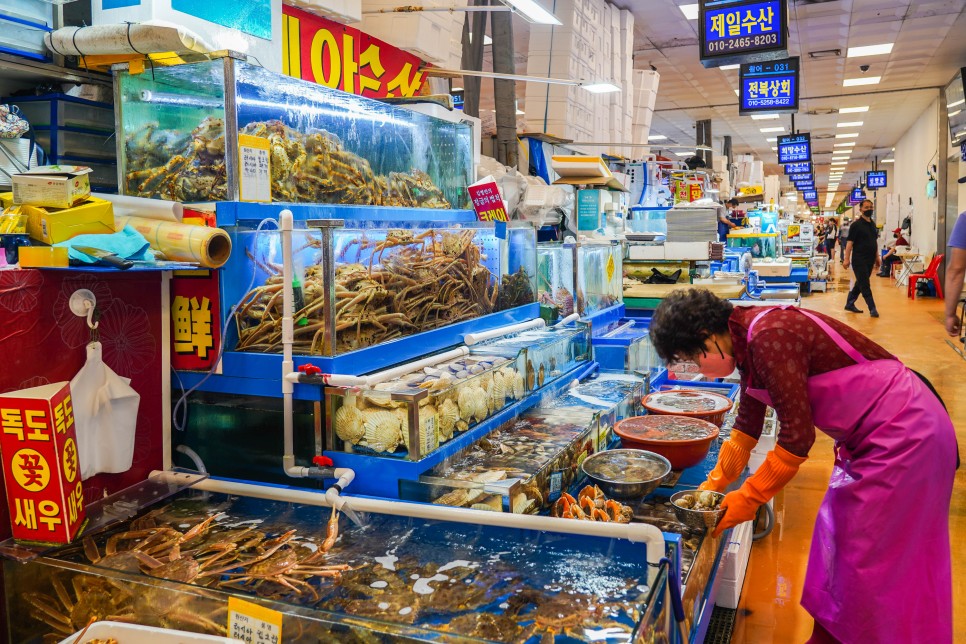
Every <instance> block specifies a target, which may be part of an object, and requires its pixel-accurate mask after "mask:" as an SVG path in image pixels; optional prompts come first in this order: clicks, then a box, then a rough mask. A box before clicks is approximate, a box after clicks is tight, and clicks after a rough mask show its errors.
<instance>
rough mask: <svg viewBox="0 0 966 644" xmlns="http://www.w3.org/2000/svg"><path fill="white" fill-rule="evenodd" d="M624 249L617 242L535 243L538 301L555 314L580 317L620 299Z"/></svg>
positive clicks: (620, 300) (621, 297)
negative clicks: (551, 309) (575, 314)
mask: <svg viewBox="0 0 966 644" xmlns="http://www.w3.org/2000/svg"><path fill="white" fill-rule="evenodd" d="M623 260H624V250H623V247H622V246H621V244H620V242H616V241H614V242H559V243H558V242H543V243H539V244H537V301H538V302H540V304H541V305H544V306H549V307H551V308H553V309H554V312H555V315H556V316H559V317H567V316H568V315H570V314H572V313H577V314H578V315H580V316H581V317H587V316H590V315H592V314H594V313H596V312H598V311H602V310H604V309H606V308H609V307H612V306H614V305H616V304H620V303H621V302H622V300H623V293H624V291H623V268H622V264H623Z"/></svg>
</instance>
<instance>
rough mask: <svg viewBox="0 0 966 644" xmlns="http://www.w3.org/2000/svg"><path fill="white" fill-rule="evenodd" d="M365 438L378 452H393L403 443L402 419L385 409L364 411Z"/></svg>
mask: <svg viewBox="0 0 966 644" xmlns="http://www.w3.org/2000/svg"><path fill="white" fill-rule="evenodd" d="M363 427H364V429H365V435H364V437H363V440H364V441H365V443H366V445H368V446H369V448H370V449H372V450H374V451H376V452H392V451H394V450H395V449H396V448H397V447H399V444H400V443H402V421H400V420H399V416H397V415H396V414H395V413H393V412H391V411H386V410H384V409H373V410H369V411H366V412H363Z"/></svg>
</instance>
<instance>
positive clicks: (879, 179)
mask: <svg viewBox="0 0 966 644" xmlns="http://www.w3.org/2000/svg"><path fill="white" fill-rule="evenodd" d="M887 185H888V180H887V179H886V171H885V170H869V171H868V172H866V173H865V186H866V187H867V188H868V189H869V190H878V189H880V188H885V187H886V186H887Z"/></svg>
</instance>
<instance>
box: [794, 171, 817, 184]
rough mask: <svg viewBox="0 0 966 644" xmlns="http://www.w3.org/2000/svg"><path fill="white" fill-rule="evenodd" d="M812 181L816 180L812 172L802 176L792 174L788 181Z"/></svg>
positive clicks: (804, 173)
mask: <svg viewBox="0 0 966 644" xmlns="http://www.w3.org/2000/svg"><path fill="white" fill-rule="evenodd" d="M812 179H814V177H813V176H812V173H811V172H803V173H801V174H790V175H788V180H789V181H792V182H795V181H811V180H812Z"/></svg>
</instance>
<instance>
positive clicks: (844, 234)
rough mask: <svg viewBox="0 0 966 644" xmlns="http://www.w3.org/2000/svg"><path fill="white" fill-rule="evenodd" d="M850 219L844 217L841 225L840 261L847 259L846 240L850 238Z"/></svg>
mask: <svg viewBox="0 0 966 644" xmlns="http://www.w3.org/2000/svg"><path fill="white" fill-rule="evenodd" d="M850 225H851V224H850V223H849V220H848V219H846V218H844V217H843V218H842V225H841V226H840V227H839V261H840V262H844V261H845V242H847V241H848V240H849V226H850Z"/></svg>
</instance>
